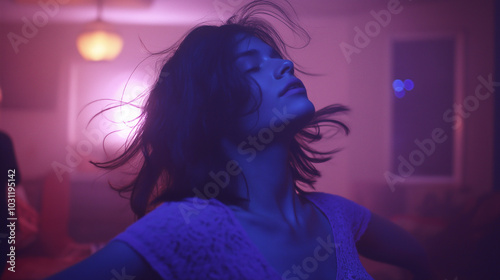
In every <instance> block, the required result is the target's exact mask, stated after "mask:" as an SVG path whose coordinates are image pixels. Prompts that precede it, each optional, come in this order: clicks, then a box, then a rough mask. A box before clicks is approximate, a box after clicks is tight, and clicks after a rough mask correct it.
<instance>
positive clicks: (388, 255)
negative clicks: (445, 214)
mask: <svg viewBox="0 0 500 280" xmlns="http://www.w3.org/2000/svg"><path fill="white" fill-rule="evenodd" d="M356 247H357V249H358V252H359V253H360V254H361V255H363V256H364V257H367V258H369V259H372V260H375V261H380V262H384V263H388V264H393V265H397V266H400V267H403V268H406V269H408V270H410V271H411V272H412V273H413V275H415V278H414V279H415V280H416V279H419V280H420V279H422V280H424V279H425V280H428V279H431V273H430V267H429V263H428V259H427V254H426V252H425V250H424V248H423V247H422V246H421V245H420V244H419V243H418V241H417V240H416V239H415V238H414V237H413V236H412V235H410V234H409V233H408V232H406V231H405V230H404V229H402V228H400V227H399V226H397V225H395V224H394V223H392V222H390V221H389V220H387V219H385V218H383V217H381V216H379V215H376V214H374V213H372V216H371V219H370V222H369V223H368V227H367V228H366V231H365V233H364V234H363V235H362V236H361V238H360V239H359V241H358V242H357V243H356Z"/></svg>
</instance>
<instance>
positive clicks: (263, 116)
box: [236, 36, 314, 137]
mask: <svg viewBox="0 0 500 280" xmlns="http://www.w3.org/2000/svg"><path fill="white" fill-rule="evenodd" d="M236 55H237V56H236V66H237V68H238V69H239V70H240V71H241V72H242V73H243V74H244V75H246V76H248V78H249V80H250V81H251V82H250V86H251V91H252V94H253V96H254V97H255V100H256V101H258V100H259V99H260V98H261V94H260V92H261V93H262V102H261V104H260V107H259V108H258V110H257V111H256V112H253V113H252V114H250V115H247V116H245V117H243V118H242V120H241V122H240V127H241V131H240V133H243V134H246V135H241V136H243V137H246V136H257V135H258V134H262V135H264V134H266V135H268V134H269V133H271V132H272V133H274V134H275V135H273V136H277V134H281V135H291V136H293V135H294V134H295V133H296V132H297V131H299V130H300V129H301V128H302V127H303V126H304V125H305V124H307V122H308V121H309V120H310V119H311V118H312V116H313V115H314V105H313V104H312V103H311V101H309V99H308V98H307V92H306V89H305V87H304V85H303V84H302V82H301V81H300V80H299V79H297V78H296V77H295V76H294V65H293V63H292V62H291V61H289V60H285V59H283V58H281V56H280V55H279V54H278V52H276V51H275V50H274V49H273V48H271V47H270V46H269V45H267V44H266V43H264V42H263V41H262V40H260V39H258V38H256V37H253V36H245V37H243V36H242V40H241V41H240V43H239V44H238V45H237V49H236ZM259 91H260V92H259ZM253 105H254V104H253V103H251V104H248V106H249V107H248V108H252V106H253Z"/></svg>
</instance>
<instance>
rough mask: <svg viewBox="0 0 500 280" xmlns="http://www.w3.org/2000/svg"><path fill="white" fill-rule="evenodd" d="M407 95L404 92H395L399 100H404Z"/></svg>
mask: <svg viewBox="0 0 500 280" xmlns="http://www.w3.org/2000/svg"><path fill="white" fill-rule="evenodd" d="M405 94H406V92H405V91H404V90H402V91H395V92H394V95H396V97H397V98H403V97H404V96H405Z"/></svg>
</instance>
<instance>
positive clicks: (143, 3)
mask: <svg viewBox="0 0 500 280" xmlns="http://www.w3.org/2000/svg"><path fill="white" fill-rule="evenodd" d="M98 1H99V0H0V21H4V22H12V21H17V22H19V21H20V20H21V19H22V18H23V17H26V18H28V19H32V18H33V17H34V16H36V15H37V14H38V15H40V14H43V13H46V15H48V16H49V17H50V20H51V21H52V22H74V23H78V22H88V21H90V20H93V19H95V18H96V14H97V3H98ZM102 1H103V12H102V18H103V19H104V20H106V21H110V22H115V23H130V24H185V23H193V21H199V20H203V19H206V20H210V19H214V18H215V19H217V17H218V15H219V14H220V13H221V8H219V9H217V8H216V6H218V7H223V8H222V9H226V10H225V11H222V12H223V13H224V15H227V14H229V13H230V12H231V11H232V10H234V7H233V6H232V5H231V4H233V5H235V4H234V3H237V4H238V7H239V6H241V5H242V3H245V2H248V0H102ZM289 1H290V2H291V3H292V5H293V6H294V7H295V9H296V10H297V11H298V12H299V15H300V16H305V17H321V16H327V15H330V16H331V15H342V14H352V13H356V12H360V11H369V10H370V9H373V8H376V7H380V8H382V7H383V6H386V5H387V3H388V0H307V1H306V0H289ZM427 1H431V0H427ZM432 1H438V0H432ZM40 3H57V6H54V5H52V6H48V7H42V5H41V4H40ZM59 3H61V4H59ZM235 6H236V5H235ZM44 8H45V9H44ZM217 10H218V11H219V12H217ZM46 11H50V12H46Z"/></svg>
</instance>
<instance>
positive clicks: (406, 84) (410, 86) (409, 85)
mask: <svg viewBox="0 0 500 280" xmlns="http://www.w3.org/2000/svg"><path fill="white" fill-rule="evenodd" d="M414 87H415V84H414V83H413V81H412V80H410V79H406V80H405V81H404V88H405V89H406V90H408V91H410V90H412V89H413V88H414Z"/></svg>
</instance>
